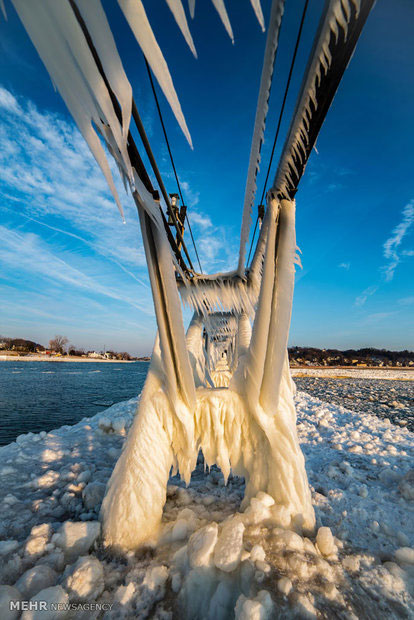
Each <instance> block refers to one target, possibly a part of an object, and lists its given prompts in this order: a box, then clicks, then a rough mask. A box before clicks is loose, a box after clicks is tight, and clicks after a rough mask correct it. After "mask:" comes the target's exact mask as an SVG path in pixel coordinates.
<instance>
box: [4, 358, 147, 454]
mask: <svg viewBox="0 0 414 620" xmlns="http://www.w3.org/2000/svg"><path fill="white" fill-rule="evenodd" d="M148 365H149V363H148V362H136V363H134V364H122V363H121V364H117V363H100V362H61V363H58V362H9V361H7V362H5V361H0V445H4V444H7V443H10V442H11V441H14V439H16V437H17V436H18V435H21V434H22V433H28V432H29V431H31V432H33V433H38V432H40V431H43V430H45V431H49V430H52V429H53V428H57V427H59V426H62V425H63V424H75V423H76V422H79V420H81V419H82V418H85V417H90V416H93V415H95V414H96V413H98V412H99V411H102V410H103V409H106V408H107V407H109V406H110V405H113V404H114V403H117V402H119V401H122V400H127V399H129V398H133V397H134V396H136V395H137V394H139V392H140V391H141V389H142V387H143V385H144V381H145V377H146V375H147V371H148Z"/></svg>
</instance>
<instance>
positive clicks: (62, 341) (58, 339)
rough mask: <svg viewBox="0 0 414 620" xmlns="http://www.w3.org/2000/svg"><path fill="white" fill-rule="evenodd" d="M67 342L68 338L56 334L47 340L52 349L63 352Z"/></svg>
mask: <svg viewBox="0 0 414 620" xmlns="http://www.w3.org/2000/svg"><path fill="white" fill-rule="evenodd" d="M68 342H69V340H68V339H67V338H66V337H65V336H60V335H59V334H58V335H57V336H55V337H54V338H53V339H52V340H49V347H50V349H51V350H52V351H56V352H57V353H64V351H65V348H66V345H67V344H68Z"/></svg>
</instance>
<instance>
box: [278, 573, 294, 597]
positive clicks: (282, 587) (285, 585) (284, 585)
mask: <svg viewBox="0 0 414 620" xmlns="http://www.w3.org/2000/svg"><path fill="white" fill-rule="evenodd" d="M277 589H278V590H279V592H281V593H282V594H284V595H285V596H287V595H288V594H289V592H290V591H291V589H292V582H291V580H290V579H288V578H287V577H281V579H279V580H278V582H277Z"/></svg>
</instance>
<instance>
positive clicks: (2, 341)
mask: <svg viewBox="0 0 414 620" xmlns="http://www.w3.org/2000/svg"><path fill="white" fill-rule="evenodd" d="M0 350H3V351H4V350H7V351H14V352H16V353H22V354H25V353H40V352H45V351H50V352H53V353H58V354H60V355H71V356H76V357H97V358H99V357H102V358H104V357H105V358H106V359H113V360H127V361H129V360H134V359H148V358H134V357H132V356H131V355H130V354H129V353H127V352H126V351H121V352H117V351H106V353H104V352H103V351H100V352H98V353H97V352H96V351H85V349H83V348H81V347H77V346H76V345H73V344H69V340H68V339H67V338H66V336H62V335H60V334H57V335H56V336H55V337H54V338H52V339H51V340H49V347H48V349H46V348H45V347H44V346H43V345H41V344H39V343H37V342H33V341H32V340H26V339H24V338H9V337H8V336H0Z"/></svg>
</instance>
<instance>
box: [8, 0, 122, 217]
mask: <svg viewBox="0 0 414 620" xmlns="http://www.w3.org/2000/svg"><path fill="white" fill-rule="evenodd" d="M13 5H14V7H15V9H16V12H17V14H18V15H19V17H20V19H21V21H22V23H23V25H24V27H25V28H26V30H27V32H28V34H29V36H30V38H31V40H32V42H33V44H34V46H35V48H36V49H37V52H38V53H39V56H40V58H41V59H42V61H43V64H44V65H45V67H46V69H47V71H48V73H49V75H50V76H51V79H52V81H53V84H54V85H55V86H56V88H57V89H58V90H59V92H60V94H61V96H62V98H63V100H64V102H65V104H66V106H67V107H68V109H69V111H70V113H71V114H72V116H73V118H74V120H75V122H76V124H77V126H78V128H79V131H80V132H81V134H82V135H83V137H84V139H85V141H86V142H87V144H88V146H89V148H90V149H91V151H92V154H93V156H94V157H95V159H96V161H97V162H98V164H99V166H100V168H101V170H102V172H103V173H104V175H105V178H106V180H107V183H108V185H109V187H110V189H111V192H112V195H113V196H114V198H115V201H116V203H117V205H118V208H119V211H120V213H121V215H122V216H123V210H122V206H121V203H120V201H119V198H118V194H117V191H116V189H115V185H114V183H113V179H112V174H111V171H110V168H109V165H108V161H107V158H106V156H105V152H104V149H103V148H102V144H101V142H100V141H99V139H98V137H97V135H96V132H95V130H94V129H93V127H92V122H93V123H94V125H95V126H96V128H97V129H98V130H99V131H100V132H101V133H102V134H103V133H104V130H103V127H104V122H106V123H107V124H108V125H109V120H108V118H106V115H107V116H108V117H109V119H110V122H111V123H112V130H113V132H114V138H115V136H116V137H117V140H116V142H117V144H118V145H119V146H120V148H122V135H121V134H122V132H121V128H120V125H119V122H118V120H117V118H116V116H115V114H114V110H113V107H112V104H111V101H110V98H109V94H108V91H107V89H106V86H105V84H104V82H103V80H102V78H101V76H100V75H99V72H98V70H97V68H96V65H95V63H94V61H93V58H92V55H91V53H90V51H89V48H88V46H87V44H86V41H85V39H84V37H83V34H82V31H81V29H80V26H79V24H78V23H77V20H76V18H75V15H74V13H73V11H72V9H71V8H70V6H69V4H67V3H66V2H59V3H55V2H52V1H51V0H33V1H32V2H31V3H30V5H29V4H28V3H27V2H25V0H13ZM62 33H64V36H62ZM93 88H95V89H96V92H94V90H93ZM103 119H104V120H103ZM127 163H128V162H126V163H125V165H127Z"/></svg>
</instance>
